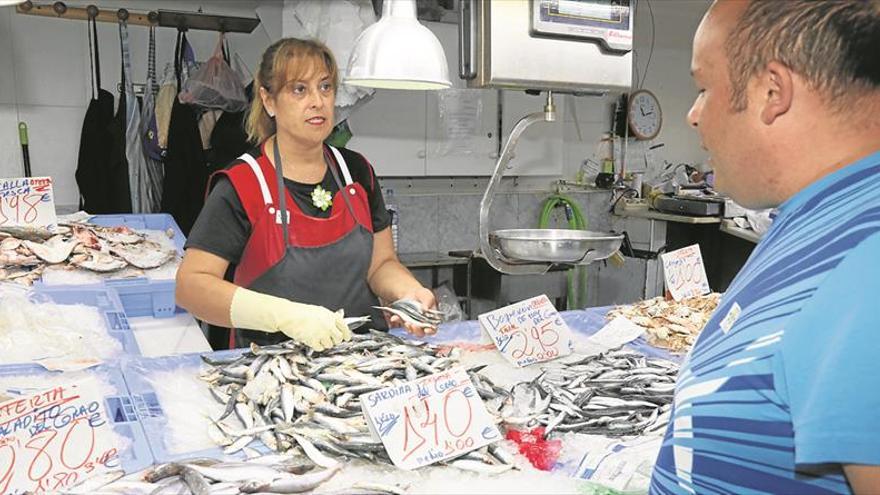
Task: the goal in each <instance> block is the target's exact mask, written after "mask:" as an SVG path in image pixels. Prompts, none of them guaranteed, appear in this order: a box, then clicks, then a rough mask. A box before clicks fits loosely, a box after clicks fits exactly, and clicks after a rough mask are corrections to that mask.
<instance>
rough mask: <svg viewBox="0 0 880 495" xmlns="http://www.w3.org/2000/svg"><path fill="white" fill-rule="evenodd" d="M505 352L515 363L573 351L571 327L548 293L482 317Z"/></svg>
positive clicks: (482, 322)
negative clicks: (548, 296)
mask: <svg viewBox="0 0 880 495" xmlns="http://www.w3.org/2000/svg"><path fill="white" fill-rule="evenodd" d="M478 320H479V321H480V326H481V327H483V329H484V330H486V333H488V334H489V337H490V338H491V339H492V342H494V343H495V346H496V347H498V350H499V351H501V354H502V355H503V356H504V357H505V359H507V360H508V361H510V362H511V363H512V364H513V365H515V366H519V367H522V366H528V365H530V364H535V363H540V362H542V361H549V360H551V359H556V358H558V357H561V356H566V355H568V354H571V347H572V345H571V330H570V329H569V328H568V325H566V324H565V321H563V319H562V317H561V316H560V315H559V312H558V311H556V308H555V307H554V306H553V304H552V303H551V302H550V299H549V298H547V296H546V295H540V296H537V297H533V298H531V299H526V300H525V301H520V302H518V303H516V304H511V305H510V306H505V307H503V308H501V309H496V310H495V311H490V312H488V313H483V314H481V315H480V316H479V317H478Z"/></svg>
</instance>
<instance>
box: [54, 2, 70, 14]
mask: <svg viewBox="0 0 880 495" xmlns="http://www.w3.org/2000/svg"><path fill="white" fill-rule="evenodd" d="M52 10H54V11H55V13H56V14H58V15H64V13H65V12H67V5H64V2H55V3H53V4H52Z"/></svg>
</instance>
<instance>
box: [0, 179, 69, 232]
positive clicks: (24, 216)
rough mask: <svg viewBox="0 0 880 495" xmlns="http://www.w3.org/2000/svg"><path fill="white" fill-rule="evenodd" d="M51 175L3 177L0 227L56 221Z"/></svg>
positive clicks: (0, 188) (29, 225) (34, 224)
mask: <svg viewBox="0 0 880 495" xmlns="http://www.w3.org/2000/svg"><path fill="white" fill-rule="evenodd" d="M56 221H57V220H56V218H55V196H54V195H53V193H52V178H51V177H25V178H22V179H0V227H4V226H9V225H16V226H27V227H46V226H48V225H54V224H55V223H56Z"/></svg>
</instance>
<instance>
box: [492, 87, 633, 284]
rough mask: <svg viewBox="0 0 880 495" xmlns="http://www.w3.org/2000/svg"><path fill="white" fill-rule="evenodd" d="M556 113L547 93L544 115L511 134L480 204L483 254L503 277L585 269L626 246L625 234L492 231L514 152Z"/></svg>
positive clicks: (529, 118) (527, 119)
mask: <svg viewBox="0 0 880 495" xmlns="http://www.w3.org/2000/svg"><path fill="white" fill-rule="evenodd" d="M555 120H556V109H555V107H554V105H553V93H552V92H548V93H547V102H546V103H545V105H544V111H543V112H536V113H532V114H529V115H526V116H525V117H523V118H522V119H520V121H519V122H517V124H516V126H514V128H513V130H512V131H511V132H510V137H509V138H508V139H507V143H505V145H504V149H503V150H502V151H501V155H500V156H499V157H498V162H497V163H496V164H495V172H494V173H493V174H492V178H491V179H490V180H489V184H488V186H487V187H486V192H485V193H483V200H482V201H481V202H480V252H481V254H482V256H483V257H484V258H486V261H487V262H488V263H489V264H490V265H491V266H492V267H493V268H495V269H496V270H498V271H499V272H501V273H510V274H523V275H525V274H532V273H544V272H546V271H547V270H549V269H550V267H551V266H553V265H585V264H588V263H592V262H593V261H597V260H602V259H605V258H607V257H609V256H611V255H612V254H614V253H615V252H616V251H617V250H618V248H620V244H621V242H623V235H622V234H615V233H613V232H608V233H606V232H593V231H589V230H565V229H508V230H495V231H491V232H490V231H489V209H490V208H491V206H492V201H493V199H494V197H495V189H496V188H497V186H498V184H499V183H500V182H501V176H502V175H504V169H505V167H506V166H507V164H508V162H510V160H511V158H512V155H513V150H514V148H515V147H516V144H517V142H518V141H519V138H520V136H521V135H522V133H523V132H524V131H525V130H526V128H527V127H529V126H530V125H532V124H534V123H536V122H553V121H555Z"/></svg>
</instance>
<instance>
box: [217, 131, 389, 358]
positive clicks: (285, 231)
mask: <svg viewBox="0 0 880 495" xmlns="http://www.w3.org/2000/svg"><path fill="white" fill-rule="evenodd" d="M264 146H265V145H264ZM240 159H241V160H243V161H244V163H242V164H239V165H236V166H233V167H231V168H230V169H228V170H222V171H219V172H217V173H219V174H223V175H225V176H226V177H228V178H229V180H230V182H231V183H232V186H233V187H234V188H235V191H236V193H237V194H238V197H239V199H240V200H241V203H242V205H243V206H244V210H245V212H246V213H247V217H248V220H249V221H250V224H251V235H250V238H249V239H248V242H247V244H246V245H245V249H244V252H243V253H242V256H241V260H240V261H239V264H238V266H237V267H236V270H235V276H234V279H233V281H234V283H235V284H236V285H239V286H242V287H246V288H249V289H252V290H255V291H257V292H262V293H264V294H270V295H273V296H278V297H284V298H287V299H290V300H292V301H296V302H301V303H307V304H317V305H320V306H324V307H326V308H328V309H330V310H332V311H335V310H337V309H339V308H342V309H344V310H345V315H346V316H362V315H371V316H372V317H373V323H374V326H383V325H384V323H385V320H384V318H383V317H382V314H381V312H379V311H377V310H374V309H372V306H376V305H378V299H377V298H376V296H375V295H374V294H373V292H372V291H371V290H370V288H369V286H368V285H367V271H368V270H369V268H370V262H371V260H372V257H373V227H372V225H373V224H372V216H371V213H370V205H369V200H368V198H367V192H366V191H365V190H364V188H363V186H361V184H359V183H356V182H354V181H352V179H351V174H350V173H349V171H348V166H347V165H346V163H345V160H344V159H343V158H342V154H341V153H339V150H337V149H336V148H333V147H332V146H327V145H325V148H324V159H325V161H326V162H327V166H328V167H329V168H330V171H331V173H332V174H333V179H334V180H335V181H336V185H337V186H338V187H339V190H338V191H337V192H336V194H335V195H334V197H333V204H332V206H331V213H330V217H329V218H316V217H312V216H308V215H306V214H305V213H303V212H302V210H301V209H300V208H299V206H297V204H296V202H295V201H294V200H293V197H292V196H291V195H290V193H289V191H288V190H287V188H286V187H285V186H284V176H283V174H282V167H281V166H278V167H277V168H276V167H273V166H272V163H271V162H270V161H269V159H268V156H267V155H266V153H265V148H264V150H263V156H261V157H260V158H259V159H254V157H252V156H251V155H249V154H247V153H246V154H244V155H242V156H241V157H240ZM275 163H276V164H280V157H279V156H278V154H277V150H276V154H275ZM337 169H338V171H337ZM340 172H341V175H342V177H343V178H344V179H345V183H344V184H343V183H342V182H341V181H340V177H339V176H340ZM273 176H274V179H275V180H267V178H272V177H273ZM279 191H282V192H283V194H281V195H279ZM282 211H286V212H287V214H286V215H282V214H281V212H282ZM236 333H237V344H238V345H239V346H245V345H248V344H249V343H250V342H256V343H257V344H260V345H266V344H271V343H276V342H280V341H282V340H286V339H287V337H286V336H285V335H284V334H282V333H266V332H260V331H251V330H245V329H238V330H237V332H236ZM232 338H233V337H230V340H232ZM230 344H231V345H230V347H235V346H234V345H232V344H233V342H230Z"/></svg>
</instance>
